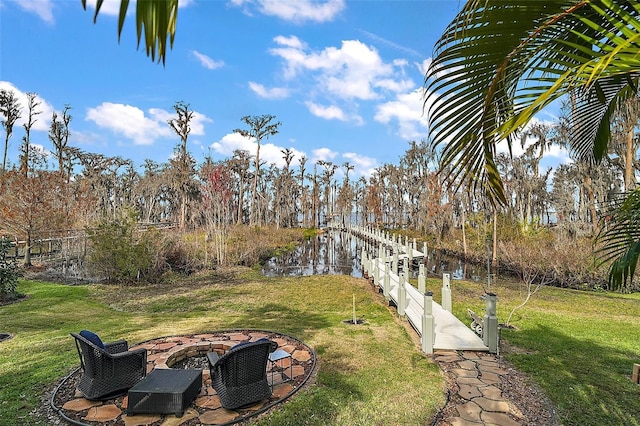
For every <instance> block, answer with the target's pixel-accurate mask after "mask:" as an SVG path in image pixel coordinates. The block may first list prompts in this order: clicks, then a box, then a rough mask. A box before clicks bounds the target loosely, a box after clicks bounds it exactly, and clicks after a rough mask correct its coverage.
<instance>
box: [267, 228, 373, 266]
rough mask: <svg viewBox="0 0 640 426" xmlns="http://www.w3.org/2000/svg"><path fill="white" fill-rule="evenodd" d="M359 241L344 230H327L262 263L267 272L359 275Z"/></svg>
mask: <svg viewBox="0 0 640 426" xmlns="http://www.w3.org/2000/svg"><path fill="white" fill-rule="evenodd" d="M360 247H361V246H360V242H359V241H358V239H357V238H355V237H354V236H352V235H351V234H349V233H346V232H339V231H328V232H326V233H324V234H320V235H318V236H316V237H315V238H311V239H310V240H308V241H305V242H304V243H302V244H300V245H299V246H298V247H296V249H295V250H294V251H292V252H290V253H286V254H283V255H282V256H279V257H272V258H271V259H269V260H268V261H267V263H265V265H264V266H263V267H262V272H263V273H264V274H265V275H268V276H286V275H305V276H306V275H331V274H334V275H352V276H354V277H362V270H361V268H360V250H361V248H360Z"/></svg>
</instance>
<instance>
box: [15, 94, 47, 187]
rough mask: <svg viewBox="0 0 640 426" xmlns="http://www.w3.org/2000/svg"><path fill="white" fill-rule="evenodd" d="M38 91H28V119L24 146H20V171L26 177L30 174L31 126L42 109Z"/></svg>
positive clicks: (23, 139) (25, 124)
mask: <svg viewBox="0 0 640 426" xmlns="http://www.w3.org/2000/svg"><path fill="white" fill-rule="evenodd" d="M37 96H38V94H37V93H34V92H28V93H27V111H28V112H27V121H26V122H25V123H24V124H23V126H24V137H23V138H22V146H21V147H20V171H21V172H22V174H23V175H24V177H25V178H26V177H27V176H28V175H29V163H30V155H31V128H32V127H33V125H34V124H35V123H36V121H38V120H37V118H36V116H37V115H38V114H41V113H42V111H41V110H39V109H37V108H38V106H39V105H40V101H37V100H36V97H37Z"/></svg>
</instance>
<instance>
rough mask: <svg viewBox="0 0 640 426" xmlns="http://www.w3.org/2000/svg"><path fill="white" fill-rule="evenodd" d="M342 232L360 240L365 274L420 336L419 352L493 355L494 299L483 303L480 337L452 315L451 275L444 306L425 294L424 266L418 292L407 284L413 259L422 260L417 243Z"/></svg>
mask: <svg viewBox="0 0 640 426" xmlns="http://www.w3.org/2000/svg"><path fill="white" fill-rule="evenodd" d="M346 232H349V233H351V234H352V235H355V236H356V237H358V238H360V239H361V240H362V242H363V249H362V254H361V263H362V268H363V271H364V275H365V276H366V277H367V278H368V279H370V280H372V282H373V285H374V286H376V287H377V288H378V289H379V290H380V291H381V292H382V294H383V295H384V297H385V299H386V300H387V301H389V302H390V303H392V304H394V305H395V306H396V307H397V309H398V315H400V317H403V318H406V319H407V321H409V323H410V324H411V325H412V327H413V328H414V329H415V330H416V332H417V333H418V335H420V338H421V343H422V350H423V352H425V353H433V351H434V350H438V349H442V350H467V351H488V352H496V350H497V317H496V316H495V296H493V299H492V300H489V301H488V302H487V306H488V309H487V314H486V315H485V318H484V322H485V324H486V325H485V327H484V330H483V336H482V337H480V336H478V335H477V334H476V333H475V332H474V331H472V330H471V329H470V328H469V327H467V326H466V325H465V324H464V323H463V322H462V321H460V320H459V319H458V318H457V317H455V316H454V315H453V314H452V313H451V287H450V276H449V274H443V280H442V281H443V284H442V285H443V286H442V299H443V300H442V304H439V303H437V302H436V301H434V300H433V295H432V293H431V292H429V291H426V289H425V281H426V277H425V273H424V265H423V264H420V270H419V274H418V287H417V288H416V287H414V286H413V285H411V284H410V283H409V281H408V273H409V268H410V267H411V265H412V264H413V260H414V259H417V260H420V259H421V258H423V257H424V256H425V255H426V247H423V251H419V250H417V248H416V241H415V239H414V240H413V241H411V242H409V241H408V239H407V238H405V240H404V241H401V238H397V237H396V236H395V235H391V236H390V235H388V234H387V233H385V232H382V231H380V230H377V229H373V228H362V227H356V226H351V227H348V228H347V230H346Z"/></svg>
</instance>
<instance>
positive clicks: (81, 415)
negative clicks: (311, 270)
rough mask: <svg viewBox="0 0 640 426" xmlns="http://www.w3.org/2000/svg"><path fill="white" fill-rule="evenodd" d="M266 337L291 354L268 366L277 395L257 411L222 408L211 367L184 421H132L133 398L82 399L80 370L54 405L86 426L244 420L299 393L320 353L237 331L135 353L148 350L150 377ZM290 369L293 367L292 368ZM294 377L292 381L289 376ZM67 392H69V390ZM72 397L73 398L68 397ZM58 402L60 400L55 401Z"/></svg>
mask: <svg viewBox="0 0 640 426" xmlns="http://www.w3.org/2000/svg"><path fill="white" fill-rule="evenodd" d="M263 337H267V338H269V339H271V340H273V341H274V342H276V343H277V344H278V349H282V350H284V351H286V352H288V353H290V354H291V358H285V359H282V360H280V361H277V362H276V363H268V365H267V378H268V380H269V383H270V384H271V385H272V386H273V395H272V397H271V398H270V399H269V400H263V401H260V402H258V403H256V404H254V405H252V406H248V407H242V408H239V409H236V410H227V409H225V408H223V407H222V406H221V404H220V398H219V397H218V396H217V395H216V391H215V390H214V389H213V387H212V386H211V376H210V373H209V368H208V367H206V368H203V371H202V388H201V390H200V394H199V395H198V396H197V397H196V399H195V401H193V403H192V404H191V406H190V407H189V408H188V409H187V410H185V412H184V414H183V415H182V417H176V416H175V415H173V414H166V415H164V414H157V415H156V414H148V415H147V414H136V415H132V416H127V414H126V411H127V410H126V408H127V402H128V398H127V396H126V395H123V396H120V397H117V398H113V399H110V400H107V401H89V400H87V399H85V398H83V397H82V394H80V393H79V391H77V390H75V387H76V385H77V383H78V380H79V378H80V374H81V373H80V371H77V372H76V373H75V374H73V375H72V376H70V377H69V379H68V380H66V381H63V382H61V385H60V390H61V391H60V392H58V395H57V398H56V395H54V403H55V404H56V407H59V408H58V409H59V410H60V411H59V412H60V413H61V414H62V415H64V416H66V417H68V418H69V419H73V420H74V421H77V422H79V423H77V424H86V425H100V424H108V425H124V426H147V425H154V426H155V425H158V426H181V425H183V426H187V425H221V424H230V423H235V422H238V421H242V420H244V419H246V418H248V417H251V416H252V415H255V414H257V413H258V412H262V411H264V410H266V409H268V408H270V407H271V406H273V405H275V404H278V403H279V402H282V401H284V400H285V399H286V398H288V397H290V396H291V395H293V393H295V392H296V391H297V390H299V389H300V388H301V387H302V385H304V383H305V382H306V381H307V379H308V378H309V377H310V376H311V374H312V373H313V370H314V368H315V353H314V351H313V350H312V349H311V348H310V347H309V346H307V345H306V344H304V343H303V342H301V341H299V340H297V339H294V338H292V337H290V336H286V335H282V334H278V333H272V332H268V331H255V330H237V331H228V332H215V333H207V334H195V335H189V336H171V337H162V338H158V339H153V340H149V341H146V342H143V343H140V344H138V345H135V346H132V347H131V348H130V349H136V348H140V347H142V348H145V349H147V372H149V371H151V370H153V369H157V368H160V369H162V368H172V367H175V366H177V365H178V364H179V363H181V362H185V361H186V360H187V359H189V358H194V357H206V354H207V353H208V352H212V351H216V352H218V353H219V354H223V353H224V352H225V351H227V350H229V349H230V348H232V347H233V346H234V345H236V344H238V343H240V342H246V341H254V340H258V339H261V338H263ZM291 364H293V365H292V366H291ZM290 367H291V368H290ZM289 375H290V376H291V377H289ZM65 388H66V391H65ZM65 395H68V396H65ZM56 399H57V400H56Z"/></svg>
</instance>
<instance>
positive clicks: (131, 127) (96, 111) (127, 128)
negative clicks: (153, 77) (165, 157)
mask: <svg viewBox="0 0 640 426" xmlns="http://www.w3.org/2000/svg"><path fill="white" fill-rule="evenodd" d="M168 114H169V113H167V112H166V111H164V110H161V109H157V108H152V109H150V110H149V116H145V113H144V111H142V110H141V109H140V108H138V107H135V106H131V105H124V104H114V103H111V102H103V103H102V104H100V105H98V106H97V107H95V108H89V110H88V111H87V115H86V117H85V120H88V121H93V122H94V123H96V124H97V125H98V126H99V127H102V128H105V129H109V130H111V131H112V132H114V133H116V134H121V135H123V136H125V137H126V138H129V139H131V140H133V143H134V144H136V145H151V144H153V142H154V141H155V140H156V139H157V138H161V137H169V136H172V134H173V132H172V130H171V129H170V128H169V126H168V125H167V122H166V120H165V118H166V117H168V116H169V115H168Z"/></svg>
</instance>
